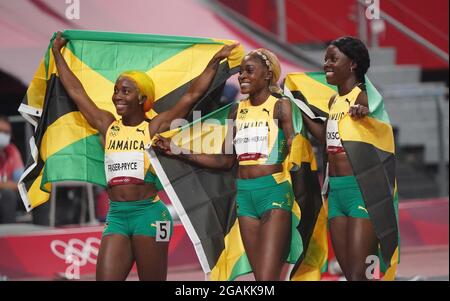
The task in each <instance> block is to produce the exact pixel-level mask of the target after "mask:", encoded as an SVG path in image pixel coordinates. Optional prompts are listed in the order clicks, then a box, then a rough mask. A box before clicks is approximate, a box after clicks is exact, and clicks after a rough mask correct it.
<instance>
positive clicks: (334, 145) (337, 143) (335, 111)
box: [327, 86, 361, 154]
mask: <svg viewBox="0 0 450 301" xmlns="http://www.w3.org/2000/svg"><path fill="white" fill-rule="evenodd" d="M359 93H361V89H360V88H359V87H358V86H356V87H354V88H353V89H352V90H351V91H350V92H349V93H347V94H345V95H342V96H339V94H338V95H336V96H335V98H334V100H333V102H332V104H331V107H330V113H329V116H328V121H327V152H328V153H329V154H337V153H343V152H345V149H344V147H343V146H342V141H341V138H340V136H339V130H338V122H339V120H341V119H342V118H343V117H344V116H345V115H346V114H347V113H348V110H349V108H350V106H353V105H354V104H355V101H356V98H357V97H358V95H359Z"/></svg>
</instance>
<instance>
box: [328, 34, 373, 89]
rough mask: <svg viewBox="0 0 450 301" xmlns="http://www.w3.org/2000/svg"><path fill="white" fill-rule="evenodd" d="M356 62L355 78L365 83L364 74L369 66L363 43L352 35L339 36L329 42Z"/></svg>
mask: <svg viewBox="0 0 450 301" xmlns="http://www.w3.org/2000/svg"><path fill="white" fill-rule="evenodd" d="M330 44H331V45H334V46H336V47H337V48H338V49H339V50H340V51H341V52H342V53H344V54H345V55H346V56H347V57H348V58H350V59H351V60H353V61H354V62H355V63H356V78H357V79H358V81H360V82H361V83H363V84H364V83H365V79H364V75H365V74H366V72H367V70H368V69H369V67H370V57H369V51H368V50H367V47H366V45H364V43H363V42H362V41H361V40H359V39H357V38H354V37H341V38H338V39H336V40H334V41H332V42H331V43H330Z"/></svg>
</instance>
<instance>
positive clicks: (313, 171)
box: [151, 104, 326, 280]
mask: <svg viewBox="0 0 450 301" xmlns="http://www.w3.org/2000/svg"><path fill="white" fill-rule="evenodd" d="M233 105H236V104H229V105H227V106H225V107H223V108H221V109H219V110H216V111H214V112H212V113H210V114H208V115H206V116H204V117H202V118H199V119H196V120H195V121H194V122H192V123H190V124H187V125H185V126H183V127H180V128H178V129H174V130H172V131H169V132H166V133H163V134H162V136H165V137H171V138H172V142H173V143H175V144H176V145H178V146H179V147H181V148H182V149H184V150H189V151H190V152H192V153H203V154H220V153H222V145H223V144H225V149H227V150H232V141H231V139H226V137H227V136H226V135H227V132H228V131H231V129H232V126H233V124H232V120H228V119H227V118H228V116H229V112H230V110H231V108H232V106H233ZM292 114H293V121H294V129H295V132H296V136H295V138H294V140H293V143H292V147H291V152H290V153H289V156H288V157H287V158H286V159H285V161H284V162H283V171H284V172H285V173H286V176H287V178H288V179H289V180H290V182H291V184H292V185H293V187H294V194H295V198H296V202H294V206H293V208H292V215H291V216H292V236H291V247H290V252H289V255H288V258H287V260H286V261H287V262H289V263H296V262H297V261H298V259H299V258H300V256H303V255H302V254H303V253H304V252H303V242H302V239H304V238H305V237H307V235H305V233H308V231H309V229H308V230H307V231H304V230H303V227H302V224H301V223H303V218H302V219H301V217H303V216H304V213H303V211H301V210H300V207H302V209H303V208H304V209H305V210H306V212H308V214H313V213H309V211H313V212H314V210H315V207H314V204H317V203H320V204H321V203H322V201H321V195H320V184H319V180H318V177H317V163H316V160H315V156H314V153H313V151H312V147H311V144H310V142H309V140H308V138H307V135H306V129H305V128H304V127H303V122H302V116H301V112H300V110H299V108H298V107H297V106H296V105H295V104H292ZM228 138H229V137H228ZM151 160H152V165H153V166H154V168H155V171H156V173H157V175H158V177H159V178H160V180H161V182H162V184H163V187H164V189H165V191H166V192H167V193H168V195H169V196H170V199H171V200H172V203H173V204H174V205H175V207H179V209H180V210H177V212H181V214H180V219H181V220H182V222H183V224H184V225H185V227H186V228H187V229H188V233H191V234H192V235H190V236H191V239H192V241H193V243H194V246H195V248H196V251H197V254H198V256H199V259H200V262H201V265H202V268H203V270H204V271H205V273H208V274H209V278H210V279H211V280H234V279H235V278H236V277H238V276H240V275H243V274H246V273H249V272H251V267H250V264H249V262H248V258H247V255H246V253H245V250H244V246H243V243H242V239H241V236H240V231H239V222H238V219H237V216H236V199H235V197H236V187H235V172H234V170H233V171H217V170H209V169H205V168H198V167H195V166H193V165H189V164H185V163H183V162H181V161H178V160H176V159H172V158H168V157H165V156H161V155H155V154H154V153H153V154H151ZM159 161H160V162H159ZM172 161H178V163H176V164H178V166H177V167H174V165H173V164H172V163H171V164H167V162H172ZM169 167H170V168H169ZM192 174H195V177H192V176H190V177H188V176H185V175H192ZM309 204H313V205H312V206H309ZM316 207H317V206H316ZM319 209H320V208H319ZM300 220H301V222H300ZM325 221H326V219H325ZM324 243H325V244H326V241H325V242H324ZM311 246H313V244H311ZM325 260H326V258H325Z"/></svg>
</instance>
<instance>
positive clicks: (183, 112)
mask: <svg viewBox="0 0 450 301" xmlns="http://www.w3.org/2000/svg"><path fill="white" fill-rule="evenodd" d="M238 45H239V43H235V44H231V45H225V46H224V47H222V49H221V50H219V51H218V52H217V53H216V54H215V55H214V57H213V58H212V59H211V60H210V61H209V63H208V65H207V66H206V68H205V69H204V70H203V72H202V73H201V74H200V75H199V76H198V77H197V78H196V79H195V80H194V82H193V83H192V85H191V87H190V88H189V90H188V91H187V92H186V93H185V94H184V95H183V96H182V97H181V99H180V101H179V102H178V103H177V104H176V105H175V106H174V107H173V108H171V109H170V110H168V111H166V112H163V113H161V114H159V115H158V116H156V117H155V118H154V119H153V120H152V123H151V125H150V131H151V133H152V134H155V133H161V132H164V131H166V130H168V129H169V127H170V123H171V122H172V121H173V120H175V119H177V118H185V117H186V116H187V114H188V113H189V111H190V110H191V109H192V107H193V106H194V104H195V103H196V102H197V101H198V100H199V99H200V98H201V96H202V95H203V94H205V92H206V91H207V90H208V88H209V86H210V84H211V82H212V81H213V79H214V76H215V75H216V73H217V70H218V68H219V64H220V62H221V61H222V60H223V59H225V58H227V57H228V56H229V55H230V54H231V51H232V50H233V49H234V48H235V47H236V46H238Z"/></svg>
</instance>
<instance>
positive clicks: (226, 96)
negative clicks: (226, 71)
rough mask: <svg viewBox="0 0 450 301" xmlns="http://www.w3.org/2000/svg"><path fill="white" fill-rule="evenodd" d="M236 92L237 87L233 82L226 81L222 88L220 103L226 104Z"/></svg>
mask: <svg viewBox="0 0 450 301" xmlns="http://www.w3.org/2000/svg"><path fill="white" fill-rule="evenodd" d="M238 92H239V88H238V87H236V86H235V85H233V84H230V83H226V84H225V87H224V88H223V92H222V96H221V97H220V103H221V104H222V105H226V104H229V103H230V102H233V101H234V100H235V98H236V95H237V94H238Z"/></svg>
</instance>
